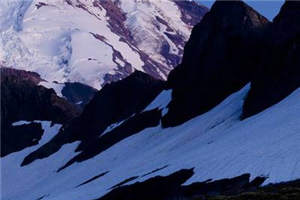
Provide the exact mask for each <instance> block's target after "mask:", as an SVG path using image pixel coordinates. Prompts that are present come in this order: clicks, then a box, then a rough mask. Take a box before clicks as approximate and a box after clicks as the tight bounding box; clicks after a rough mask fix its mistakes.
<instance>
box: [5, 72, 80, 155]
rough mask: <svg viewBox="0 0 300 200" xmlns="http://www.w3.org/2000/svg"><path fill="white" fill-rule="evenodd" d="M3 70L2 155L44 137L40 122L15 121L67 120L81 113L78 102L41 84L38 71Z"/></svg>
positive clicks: (57, 121) (61, 121)
mask: <svg viewBox="0 0 300 200" xmlns="http://www.w3.org/2000/svg"><path fill="white" fill-rule="evenodd" d="M0 70H1V71H0V73H1V139H2V140H1V156H5V155H7V154H8V153H11V152H14V151H17V150H21V149H22V148H25V147H27V146H30V145H33V144H37V142H38V140H39V139H40V137H41V133H42V127H41V126H40V125H37V124H34V123H32V124H29V125H28V124H21V125H22V126H15V125H13V123H14V122H18V121H21V120H25V121H33V120H47V121H52V122H55V123H64V122H67V121H68V120H71V119H72V118H74V117H75V116H77V115H78V114H79V112H78V110H77V109H76V107H75V106H73V105H71V104H70V103H68V102H67V101H66V100H64V99H62V98H60V97H58V96H57V95H56V94H55V92H54V90H52V89H47V88H45V87H43V86H39V85H38V84H39V83H40V82H41V81H42V80H41V78H40V76H39V75H38V74H36V73H32V72H27V71H23V70H16V69H11V68H3V67H1V68H0ZM19 135H20V136H19ZM36 137H37V139H38V140H36ZM34 138H35V140H33V139H34Z"/></svg>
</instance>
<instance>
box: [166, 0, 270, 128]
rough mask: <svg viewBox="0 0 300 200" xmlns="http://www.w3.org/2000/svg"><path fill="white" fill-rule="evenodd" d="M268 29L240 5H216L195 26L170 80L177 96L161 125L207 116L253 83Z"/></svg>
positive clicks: (249, 9) (263, 20) (253, 14)
mask: <svg viewBox="0 0 300 200" xmlns="http://www.w3.org/2000/svg"><path fill="white" fill-rule="evenodd" d="M267 25H268V20H267V19H266V18H264V17H263V16H261V15H260V14H259V13H257V12H256V11H255V10H253V9H252V8H251V7H249V6H248V5H246V4H245V3H244V2H242V1H229V2H227V1H226V2H225V1H217V2H216V3H215V4H214V5H213V6H212V8H211V10H210V12H209V13H208V14H207V15H205V17H204V18H203V19H202V21H201V22H200V23H199V24H197V25H196V26H195V27H194V29H193V31H192V35H191V37H190V39H189V41H188V42H187V44H186V46H185V49H184V56H183V61H182V63H181V64H180V65H179V66H178V67H177V68H175V69H174V70H173V71H172V72H171V73H170V75H169V78H168V85H169V87H170V88H172V89H173V94H172V101H171V103H170V105H169V112H168V113H167V114H166V115H165V117H164V118H163V120H162V124H163V126H165V127H169V126H176V125H178V124H181V123H183V122H185V121H187V120H189V119H191V118H193V117H195V116H197V115H199V114H202V113H204V112H206V111H208V110H209V109H211V108H213V107H214V106H216V105H217V104H218V103H220V102H221V101H222V100H223V99H224V98H226V97H227V96H228V95H229V94H231V93H233V92H235V91H237V90H239V89H240V88H241V87H243V86H244V85H245V84H246V83H247V82H249V81H250V78H251V75H252V71H253V68H255V66H256V65H257V63H259V61H260V56H259V54H257V52H258V51H260V50H259V49H260V48H259V45H260V41H261V40H263V38H262V35H261V29H263V28H264V27H265V26H267Z"/></svg>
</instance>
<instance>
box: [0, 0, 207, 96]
mask: <svg viewBox="0 0 300 200" xmlns="http://www.w3.org/2000/svg"><path fill="white" fill-rule="evenodd" d="M206 12H207V8H205V7H203V6H200V5H198V4H196V3H195V2H193V1H173V0H162V1H161V0H159V1H157V0H143V1H139V0H2V1H1V2H0V18H1V19H0V34H1V35H0V61H1V62H2V64H3V65H5V66H7V67H14V68H17V69H23V70H29V71H34V72H37V73H39V74H40V75H41V78H42V79H44V80H46V81H48V83H42V84H43V85H45V86H48V87H53V88H55V89H56V91H58V92H57V93H60V92H59V91H60V90H61V88H62V87H63V86H61V85H57V84H56V85H55V84H52V82H53V81H55V82H58V83H64V82H81V83H84V84H87V85H90V86H92V87H94V88H96V89H100V88H101V87H102V86H103V85H104V84H105V83H107V82H111V81H116V80H119V79H121V78H124V77H126V76H128V75H129V74H130V73H132V72H133V71H134V70H139V71H143V72H146V73H148V74H151V75H152V76H154V77H156V78H159V79H166V78H167V75H168V73H169V72H170V71H171V70H172V69H173V68H174V67H175V66H177V65H178V64H179V62H180V60H181V57H182V54H183V48H184V44H185V42H186V41H187V40H188V38H189V35H190V31H191V29H192V27H193V25H195V24H196V23H198V22H199V21H200V20H201V19H202V17H203V15H204V14H205V13H206Z"/></svg>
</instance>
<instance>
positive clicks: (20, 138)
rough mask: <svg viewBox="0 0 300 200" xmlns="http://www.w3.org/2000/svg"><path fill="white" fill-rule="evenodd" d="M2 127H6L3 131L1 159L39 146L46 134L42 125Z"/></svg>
mask: <svg viewBox="0 0 300 200" xmlns="http://www.w3.org/2000/svg"><path fill="white" fill-rule="evenodd" d="M1 126H4V127H2V130H1V136H2V137H1V157H2V156H6V155H8V154H10V153H13V152H17V151H20V150H22V149H24V148H25V147H29V146H33V145H36V144H38V142H39V140H40V139H41V137H42V135H43V132H44V130H43V129H42V126H41V124H40V123H31V124H24V125H21V126H10V125H9V126H8V125H7V124H2V125H1ZM2 131H3V132H2Z"/></svg>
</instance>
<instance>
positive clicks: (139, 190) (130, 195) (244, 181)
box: [99, 169, 265, 200]
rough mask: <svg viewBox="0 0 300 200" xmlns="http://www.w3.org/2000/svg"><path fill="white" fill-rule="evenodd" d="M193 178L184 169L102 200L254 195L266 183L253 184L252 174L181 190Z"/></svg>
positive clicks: (256, 181) (124, 188)
mask: <svg viewBox="0 0 300 200" xmlns="http://www.w3.org/2000/svg"><path fill="white" fill-rule="evenodd" d="M193 174H194V172H193V169H183V170H180V171H177V172H175V173H173V174H171V175H169V176H165V177H162V176H156V177H154V178H150V179H148V180H146V181H144V182H136V183H134V184H131V185H125V186H121V187H118V188H115V189H114V190H112V191H111V192H109V193H108V194H106V195H105V196H103V197H102V198H99V200H113V199H118V200H140V199H143V200H153V199H155V200H177V199H199V200H200V199H201V200H204V199H206V198H207V197H209V196H216V195H234V194H239V193H241V192H246V191H247V192H249V191H255V190H257V188H258V187H259V186H260V185H261V184H262V183H263V182H264V181H265V178H263V177H257V178H256V179H254V180H253V181H252V182H250V174H244V175H241V176H238V177H235V178H231V179H222V180H217V181H211V180H208V181H206V182H197V183H193V184H191V185H186V186H182V184H183V183H184V182H186V181H187V180H188V179H189V178H190V177H192V175H193Z"/></svg>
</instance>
